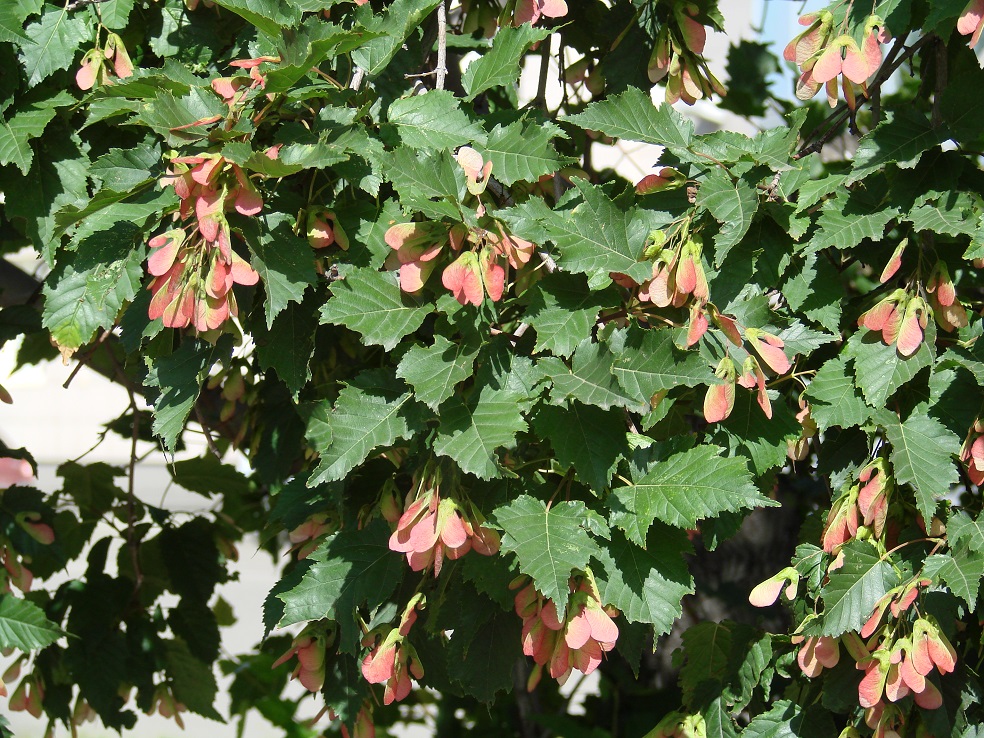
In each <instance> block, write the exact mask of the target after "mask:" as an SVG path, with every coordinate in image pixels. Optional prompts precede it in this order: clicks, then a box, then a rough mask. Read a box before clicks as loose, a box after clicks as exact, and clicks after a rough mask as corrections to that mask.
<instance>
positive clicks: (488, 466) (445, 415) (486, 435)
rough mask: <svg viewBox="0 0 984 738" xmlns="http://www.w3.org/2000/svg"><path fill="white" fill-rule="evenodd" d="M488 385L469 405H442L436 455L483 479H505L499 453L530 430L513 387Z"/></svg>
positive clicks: (460, 402)
mask: <svg viewBox="0 0 984 738" xmlns="http://www.w3.org/2000/svg"><path fill="white" fill-rule="evenodd" d="M497 386H501V385H496V386H493V385H491V384H485V385H482V386H480V388H479V387H477V388H476V391H475V392H474V393H473V394H472V396H471V397H470V398H469V399H468V400H467V402H466V401H464V400H462V399H461V398H460V397H452V398H451V399H449V400H448V401H447V402H445V403H444V404H443V405H441V409H440V412H439V413H438V415H439V417H440V420H441V424H440V426H439V427H438V430H437V436H436V438H435V439H434V452H435V453H437V454H438V455H440V456H447V457H448V458H450V459H453V460H454V461H455V463H456V464H457V465H458V466H459V467H461V468H462V469H463V470H464V471H466V472H469V473H471V474H474V475H475V476H476V477H478V478H479V479H492V478H494V477H501V476H504V474H505V472H504V470H503V469H502V467H501V466H500V464H499V459H498V456H497V455H496V453H495V452H496V449H498V448H502V447H504V446H512V445H513V444H514V443H515V440H516V434H517V433H519V432H521V431H524V430H526V421H525V420H523V414H522V412H521V411H520V406H519V404H518V403H519V401H520V400H521V399H522V396H521V395H520V394H519V393H518V392H517V391H515V390H514V389H512V388H511V387H508V386H506V387H502V388H501V389H497V388H496V387H497Z"/></svg>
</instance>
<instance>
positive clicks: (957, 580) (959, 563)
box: [920, 546, 984, 612]
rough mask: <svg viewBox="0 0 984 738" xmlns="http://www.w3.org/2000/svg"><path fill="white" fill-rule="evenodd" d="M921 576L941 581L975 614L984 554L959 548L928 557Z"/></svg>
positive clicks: (963, 547) (983, 568)
mask: <svg viewBox="0 0 984 738" xmlns="http://www.w3.org/2000/svg"><path fill="white" fill-rule="evenodd" d="M920 576H924V577H929V578H931V579H937V578H938V579H940V580H941V581H943V582H944V583H945V584H946V586H947V587H949V588H950V591H951V592H953V594H955V595H956V596H957V597H960V598H961V599H962V600H963V601H964V602H966V603H967V607H968V609H969V611H970V612H974V610H976V608H977V594H978V592H979V591H980V586H981V577H984V554H982V553H981V552H979V551H971V550H970V549H969V548H967V547H966V546H959V547H954V548H953V550H952V551H951V553H948V554H933V555H932V556H927V557H926V561H925V562H924V563H923V569H922V572H921V573H920Z"/></svg>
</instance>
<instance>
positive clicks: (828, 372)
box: [806, 356, 871, 430]
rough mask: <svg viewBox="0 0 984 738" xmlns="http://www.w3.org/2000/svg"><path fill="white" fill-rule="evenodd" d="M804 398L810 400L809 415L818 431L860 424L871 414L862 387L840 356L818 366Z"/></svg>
mask: <svg viewBox="0 0 984 738" xmlns="http://www.w3.org/2000/svg"><path fill="white" fill-rule="evenodd" d="M806 397H807V398H808V399H809V400H810V414H811V415H812V416H813V419H814V420H815V421H816V423H817V426H818V427H819V428H820V430H826V429H827V428H831V427H833V426H839V427H841V428H850V427H852V426H855V425H863V424H864V423H865V422H867V420H868V418H869V417H871V410H870V409H869V408H868V406H867V405H866V404H865V402H864V398H863V397H862V396H861V390H859V389H858V388H857V386H856V385H855V384H854V377H853V376H852V374H851V373H850V372H848V370H847V360H846V359H845V358H844V357H841V356H835V357H834V358H833V359H830V360H828V361H827V362H826V363H825V364H824V365H823V366H822V367H820V371H818V372H817V373H816V375H815V376H814V377H813V381H811V382H810V386H809V387H807V388H806Z"/></svg>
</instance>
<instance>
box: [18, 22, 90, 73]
mask: <svg viewBox="0 0 984 738" xmlns="http://www.w3.org/2000/svg"><path fill="white" fill-rule="evenodd" d="M25 31H26V34H27V36H28V37H29V38H30V39H31V43H27V44H21V47H20V48H21V51H20V59H21V64H23V65H24V72H25V74H26V75H27V86H28V87H34V85H36V84H38V83H39V82H41V81H42V80H44V79H47V78H48V77H49V76H51V75H52V74H54V73H55V72H57V71H58V70H60V69H68V68H69V67H70V66H71V65H72V62H73V61H74V59H75V52H76V51H77V49H78V47H79V45H80V44H82V43H83V42H84V41H86V40H87V39H88V38H89V29H88V26H87V24H86V23H85V21H84V20H83V19H82V18H79V17H78V16H77V15H71V14H69V13H68V11H67V10H66V9H65V8H57V7H54V6H52V5H45V6H44V10H42V12H41V20H40V21H37V22H35V23H31V24H30V25H29V26H28V27H27V28H26V29H25Z"/></svg>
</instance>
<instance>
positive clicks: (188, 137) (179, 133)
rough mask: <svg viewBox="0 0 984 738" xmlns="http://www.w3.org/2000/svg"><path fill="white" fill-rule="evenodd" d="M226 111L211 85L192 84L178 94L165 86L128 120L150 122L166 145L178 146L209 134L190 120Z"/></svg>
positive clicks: (198, 119) (213, 115)
mask: <svg viewBox="0 0 984 738" xmlns="http://www.w3.org/2000/svg"><path fill="white" fill-rule="evenodd" d="M227 112H228V108H227V107H226V106H225V105H224V104H223V102H222V100H221V99H220V98H219V96H218V95H216V94H215V93H214V92H213V91H212V89H211V88H208V89H203V88H201V87H192V88H191V90H190V91H189V92H188V93H187V94H184V95H181V96H175V95H173V94H172V93H171V92H169V91H166V90H165V91H164V92H159V93H158V94H157V96H156V97H155V98H154V99H152V100H149V101H147V102H145V103H143V106H142V108H141V110H140V113H138V114H137V115H136V116H135V117H134V118H132V119H131V120H130V121H128V122H130V123H143V124H144V125H146V126H149V127H150V128H151V129H152V130H153V131H154V133H156V134H157V135H158V136H160V137H161V138H163V139H164V140H165V141H166V142H167V145H168V146H175V147H177V146H181V145H183V144H186V143H187V142H188V141H194V140H197V139H200V138H204V137H205V136H206V135H207V134H208V130H207V128H206V127H205V125H198V126H192V125H191V124H192V123H196V122H197V121H200V120H207V119H211V118H214V117H215V116H219V117H224V116H225V115H226V113H227Z"/></svg>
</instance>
